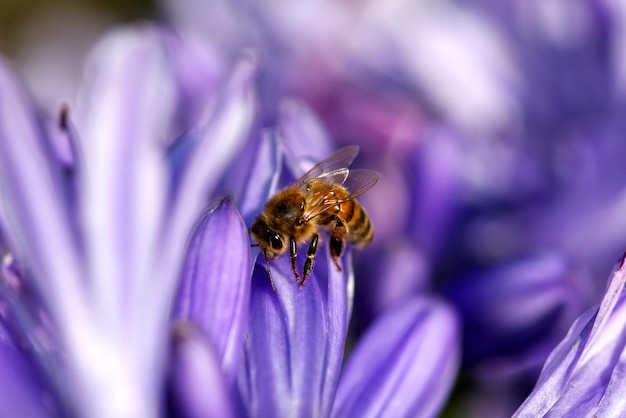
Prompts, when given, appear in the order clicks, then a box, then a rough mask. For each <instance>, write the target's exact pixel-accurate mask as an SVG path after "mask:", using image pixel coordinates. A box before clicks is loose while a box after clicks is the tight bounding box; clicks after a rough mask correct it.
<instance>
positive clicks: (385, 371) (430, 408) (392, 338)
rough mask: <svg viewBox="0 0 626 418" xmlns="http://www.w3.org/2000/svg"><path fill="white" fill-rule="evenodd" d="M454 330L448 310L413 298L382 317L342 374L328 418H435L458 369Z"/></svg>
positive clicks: (453, 320)
mask: <svg viewBox="0 0 626 418" xmlns="http://www.w3.org/2000/svg"><path fill="white" fill-rule="evenodd" d="M459 342H460V341H459V325H458V322H457V318H456V316H455V315H454V314H453V313H452V311H451V310H450V308H448V307H447V306H446V305H443V304H442V303H441V302H438V301H435V300H432V299H426V298H419V299H412V300H410V301H407V302H406V303H404V304H402V305H400V306H398V307H396V308H394V309H392V310H390V311H388V312H387V313H386V314H383V316H381V317H380V318H379V319H378V320H377V321H376V322H375V323H374V325H372V327H371V328H370V329H369V331H368V332H367V333H366V334H365V336H364V337H363V338H362V339H361V341H359V344H358V345H357V347H356V348H355V350H354V352H353V353H352V355H351V356H350V357H349V358H348V362H347V364H346V366H345V368H344V371H343V373H342V376H341V381H340V382H339V387H338V389H337V397H336V399H335V405H334V408H333V416H338V417H374V416H377V417H378V416H385V417H402V416H406V417H429V416H436V415H437V413H438V412H439V411H440V410H441V408H442V406H443V403H444V401H445V399H446V398H447V396H448V393H449V392H450V390H451V388H452V385H453V384H454V381H455V378H456V373H457V369H458V365H459V351H460V347H459Z"/></svg>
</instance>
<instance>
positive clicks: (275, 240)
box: [270, 234, 283, 250]
mask: <svg viewBox="0 0 626 418" xmlns="http://www.w3.org/2000/svg"><path fill="white" fill-rule="evenodd" d="M270 245H271V246H272V249H273V250H280V249H282V248H283V240H282V239H281V238H280V235H278V234H274V235H272V236H270Z"/></svg>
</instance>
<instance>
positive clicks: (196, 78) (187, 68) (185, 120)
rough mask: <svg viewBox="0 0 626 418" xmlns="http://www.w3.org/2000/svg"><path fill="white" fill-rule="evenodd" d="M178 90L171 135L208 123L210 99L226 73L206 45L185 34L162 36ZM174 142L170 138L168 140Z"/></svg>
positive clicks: (220, 60)
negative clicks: (174, 123) (174, 122)
mask: <svg viewBox="0 0 626 418" xmlns="http://www.w3.org/2000/svg"><path fill="white" fill-rule="evenodd" d="M163 42H164V46H165V47H166V48H167V53H168V55H169V57H170V65H171V66H172V70H173V72H174V74H175V79H176V85H177V90H178V105H177V112H176V119H177V121H176V126H174V129H175V131H174V133H175V134H176V136H178V135H179V134H180V133H181V132H183V131H185V130H187V129H189V128H190V127H195V126H200V125H203V124H204V123H206V122H207V120H206V117H207V116H208V115H207V114H206V112H207V110H210V106H211V99H212V98H213V96H214V95H215V92H216V91H218V90H219V83H221V82H222V81H223V79H224V78H225V76H226V75H227V73H226V70H227V68H226V59H225V58H224V57H222V56H221V54H220V52H219V51H218V50H217V48H215V47H213V45H211V44H210V43H209V42H205V41H203V40H202V39H200V38H198V37H197V36H195V34H194V33H191V32H188V31H176V32H174V31H168V32H164V33H163ZM171 139H173V138H171Z"/></svg>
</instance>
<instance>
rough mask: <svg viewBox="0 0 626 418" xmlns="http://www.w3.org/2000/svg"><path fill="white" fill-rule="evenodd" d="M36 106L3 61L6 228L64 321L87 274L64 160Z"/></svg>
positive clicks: (0, 102) (0, 156) (0, 178)
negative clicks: (79, 254)
mask: <svg viewBox="0 0 626 418" xmlns="http://www.w3.org/2000/svg"><path fill="white" fill-rule="evenodd" d="M46 141H47V139H46V137H45V136H44V131H43V130H42V129H41V127H40V126H39V124H38V120H37V119H36V118H35V114H34V109H33V108H32V105H31V104H30V102H29V100H28V98H27V97H26V96H25V93H24V92H23V91H22V90H21V88H20V86H19V85H18V84H17V81H16V80H15V78H14V76H13V75H12V74H11V73H10V72H9V70H8V69H7V67H6V66H5V64H4V62H1V61H0V196H2V200H1V201H0V203H1V204H2V206H3V207H2V210H1V212H2V221H3V227H2V229H3V233H6V238H7V241H8V242H9V244H10V245H11V247H12V249H13V251H14V252H15V254H16V256H17V257H18V258H20V260H21V261H22V262H23V263H24V264H25V265H26V266H27V268H28V269H29V271H31V272H32V273H33V277H34V278H35V280H36V286H37V288H38V291H39V292H40V293H41V295H42V297H44V298H45V300H46V302H47V305H48V306H49V307H50V309H52V310H53V311H54V312H53V314H54V315H55V316H56V317H57V318H58V319H59V320H61V321H63V320H68V319H69V318H72V317H74V316H75V315H76V312H75V311H74V309H75V308H76V307H77V306H79V305H81V304H82V301H81V299H82V296H81V295H80V289H79V286H80V284H81V282H82V277H83V276H84V275H83V274H82V272H81V263H80V261H79V259H78V258H77V257H76V247H77V246H76V242H75V237H74V236H73V233H72V231H71V227H70V220H69V219H68V212H67V209H68V205H67V203H66V201H65V197H64V192H63V180H62V174H61V171H60V166H59V165H56V164H55V162H56V159H55V158H54V157H52V155H51V153H50V150H49V148H48V147H47V143H46Z"/></svg>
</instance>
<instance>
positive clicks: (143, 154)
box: [77, 27, 175, 332]
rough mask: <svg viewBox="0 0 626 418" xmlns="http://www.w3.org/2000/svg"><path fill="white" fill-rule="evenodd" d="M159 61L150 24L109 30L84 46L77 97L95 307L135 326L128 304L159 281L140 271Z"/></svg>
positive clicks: (152, 234) (148, 243)
mask: <svg viewBox="0 0 626 418" xmlns="http://www.w3.org/2000/svg"><path fill="white" fill-rule="evenodd" d="M166 59H167V57H166V55H165V53H164V50H163V45H162V42H161V39H160V37H159V32H158V31H157V30H155V29H154V28H151V27H134V28H129V29H124V30H118V31H115V32H112V33H110V34H109V35H108V36H106V37H105V38H104V39H103V40H102V41H101V42H100V43H99V44H98V45H97V46H96V48H95V49H94V51H93V52H92V55H91V56H90V59H89V60H88V62H87V69H86V71H85V75H86V77H85V80H84V82H83V85H82V88H81V91H80V95H79V107H78V118H77V128H78V130H79V132H80V134H81V137H82V139H83V145H84V146H83V150H84V156H85V166H86V167H88V170H86V171H85V173H84V174H85V175H84V176H83V178H82V194H83V197H84V201H83V206H82V209H83V221H84V229H85V232H86V237H85V241H86V247H87V251H88V257H89V259H90V266H91V271H90V276H91V278H92V280H93V285H94V289H95V294H96V295H97V296H98V297H99V298H100V300H99V301H96V306H97V307H99V308H102V309H106V310H107V312H106V313H105V315H106V317H107V320H109V321H113V322H115V323H117V325H115V326H119V324H125V325H127V326H130V327H133V326H138V325H139V324H135V323H133V320H135V319H138V318H136V317H135V316H133V315H130V318H131V321H129V320H128V319H129V317H128V316H127V314H128V312H129V310H132V309H140V308H141V307H144V306H146V305H145V302H144V299H145V297H146V294H145V292H144V291H143V290H142V289H145V288H146V287H149V286H151V283H153V282H160V281H161V279H159V278H158V277H159V276H160V274H159V272H152V271H148V269H149V266H150V263H151V262H152V257H153V253H154V251H155V247H156V244H157V243H158V241H159V240H158V238H157V237H158V233H159V227H160V222H161V218H162V215H163V210H164V205H165V191H166V188H165V187H164V184H166V183H165V182H166V177H165V176H166V166H165V163H164V160H163V157H162V153H163V151H162V145H161V143H162V142H163V141H164V140H165V138H163V135H164V132H168V129H169V127H170V123H171V119H172V114H173V106H174V103H175V91H174V80H173V75H172V73H171V71H170V68H169V66H168V63H167V60H166ZM154 274H156V275H157V276H156V277H155V276H154ZM122 318H124V319H122ZM131 332H134V331H131Z"/></svg>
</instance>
